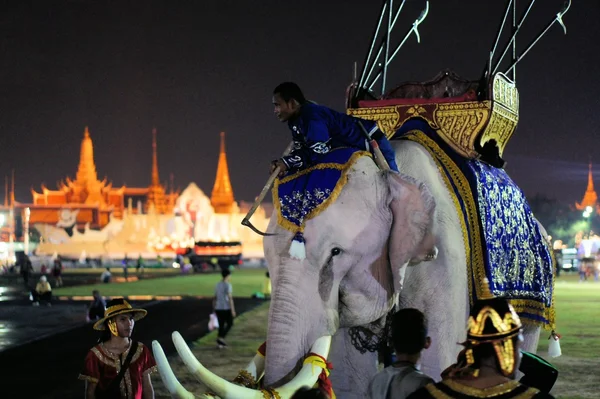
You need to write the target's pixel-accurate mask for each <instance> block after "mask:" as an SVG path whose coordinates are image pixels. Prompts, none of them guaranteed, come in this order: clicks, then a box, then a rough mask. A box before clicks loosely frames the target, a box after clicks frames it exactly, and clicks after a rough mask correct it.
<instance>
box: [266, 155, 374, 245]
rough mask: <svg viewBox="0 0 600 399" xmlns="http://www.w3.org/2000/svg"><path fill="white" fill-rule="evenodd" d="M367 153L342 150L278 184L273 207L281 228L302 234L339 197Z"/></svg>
mask: <svg viewBox="0 0 600 399" xmlns="http://www.w3.org/2000/svg"><path fill="white" fill-rule="evenodd" d="M362 156H369V157H370V156H371V154H370V153H369V152H368V151H360V150H356V149H354V148H348V147H340V148H336V149H334V150H332V151H330V152H328V153H327V154H324V155H323V157H322V160H321V162H320V163H318V164H316V165H313V166H311V167H309V168H306V169H304V170H301V171H299V172H297V173H294V174H291V175H287V176H285V177H283V178H281V179H277V180H275V184H274V186H273V190H272V192H273V204H274V205H275V210H276V211H277V220H278V223H279V225H281V226H282V227H283V228H285V229H287V230H289V231H292V232H294V233H302V232H303V231H304V225H305V223H306V221H308V220H309V219H312V218H314V217H316V216H317V215H319V214H320V213H321V212H323V211H324V210H325V209H327V207H328V206H329V205H330V204H332V203H333V202H334V201H335V200H336V199H337V197H338V196H339V194H340V192H341V191H342V188H344V186H345V184H346V182H347V181H348V177H347V173H348V171H349V170H350V168H351V167H352V165H353V164H354V163H355V162H356V160H358V159H359V158H360V157H362Z"/></svg>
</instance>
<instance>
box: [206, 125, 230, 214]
mask: <svg viewBox="0 0 600 399" xmlns="http://www.w3.org/2000/svg"><path fill="white" fill-rule="evenodd" d="M233 202H234V199H233V189H232V188H231V181H230V180H229V168H228V167H227V154H226V153H225V132H221V149H220V151H219V163H218V165H217V176H216V178H215V185H214V186H213V190H212V194H211V195H210V204H211V205H212V207H213V208H214V210H215V213H231V210H232V207H233Z"/></svg>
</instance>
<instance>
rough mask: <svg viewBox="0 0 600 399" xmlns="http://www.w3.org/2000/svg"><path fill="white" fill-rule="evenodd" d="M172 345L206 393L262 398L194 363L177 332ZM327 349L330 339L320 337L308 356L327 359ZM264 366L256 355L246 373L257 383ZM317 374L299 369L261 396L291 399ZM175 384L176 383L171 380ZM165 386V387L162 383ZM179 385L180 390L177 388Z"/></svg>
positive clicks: (316, 369)
mask: <svg viewBox="0 0 600 399" xmlns="http://www.w3.org/2000/svg"><path fill="white" fill-rule="evenodd" d="M173 343H174V344H175V349H177V353H179V356H180V357H181V360H183V363H185V365H186V366H187V368H188V369H189V370H190V372H191V373H192V374H194V375H195V376H196V378H197V379H198V380H199V381H200V382H202V383H203V384H205V385H206V386H207V387H208V388H209V389H210V390H212V391H213V392H215V393H216V394H217V395H218V396H219V397H221V398H223V399H241V398H256V399H263V398H265V397H266V396H264V394H263V392H262V391H259V390H254V389H249V388H245V387H242V386H239V385H236V384H232V383H231V382H229V381H226V380H225V379H223V378H221V377H219V376H217V375H215V374H213V373H212V372H210V371H209V370H208V369H207V368H206V367H204V366H203V365H202V364H201V363H200V362H199V361H198V359H196V357H195V356H194V354H193V353H192V351H191V350H190V348H189V347H188V345H187V344H186V342H185V340H184V339H183V337H182V336H181V334H179V333H178V332H177V331H175V332H174V333H173ZM159 347H160V346H159ZM330 348H331V336H329V335H328V336H323V337H321V338H319V339H317V340H316V341H315V343H314V344H313V346H312V348H311V352H313V353H316V354H318V355H320V356H322V357H323V358H325V359H327V357H328V355H329V349H330ZM264 364H265V363H264V358H263V357H262V356H260V355H256V356H255V357H254V359H252V361H251V362H250V364H248V367H247V368H246V371H248V372H249V373H250V374H252V376H253V377H254V378H256V379H257V380H258V378H259V377H261V376H262V374H263V372H264ZM169 371H170V368H169ZM321 371H322V368H321V367H318V366H313V365H312V364H305V365H303V366H302V369H301V370H300V372H299V373H298V374H296V376H295V377H294V378H293V379H292V380H291V381H290V382H288V383H287V384H285V385H282V386H281V387H278V388H275V389H270V390H268V391H266V392H265V393H267V394H268V392H269V391H270V392H274V391H276V393H277V394H278V395H279V397H280V398H282V399H287V398H291V397H292V396H293V395H294V393H295V392H296V391H297V390H298V389H300V388H301V387H304V386H309V387H311V386H313V385H315V383H316V382H317V380H318V378H319V375H320V374H321ZM171 374H172V372H171ZM161 375H162V374H161ZM173 378H174V376H173ZM174 379H175V378H174ZM175 381H177V380H176V379H175ZM177 384H179V382H177ZM165 385H167V384H166V383H165ZM179 385H180V386H181V384H179ZM182 388H183V387H182ZM183 389H185V388H183ZM170 392H171V391H170Z"/></svg>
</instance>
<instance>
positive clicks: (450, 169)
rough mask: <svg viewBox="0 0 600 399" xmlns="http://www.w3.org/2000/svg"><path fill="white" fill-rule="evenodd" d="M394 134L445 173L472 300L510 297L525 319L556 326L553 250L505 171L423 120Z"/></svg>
mask: <svg viewBox="0 0 600 399" xmlns="http://www.w3.org/2000/svg"><path fill="white" fill-rule="evenodd" d="M392 139H399V140H410V141H414V142H416V143H419V144H420V145H422V146H423V148H425V149H426V150H427V151H428V152H429V153H430V155H431V157H432V158H433V159H434V160H435V162H436V163H437V166H438V169H439V170H440V172H441V173H442V177H443V179H444V182H445V184H446V186H447V188H448V191H449V192H450V194H451V195H452V197H453V202H454V204H455V207H456V211H457V213H458V215H459V216H461V218H460V222H461V225H462V231H463V241H464V243H465V255H466V259H467V277H468V279H469V280H468V286H469V295H470V301H471V303H474V302H475V301H476V300H478V299H484V298H490V297H500V298H506V299H509V300H510V301H511V304H512V305H513V306H514V307H515V309H516V310H517V312H518V313H519V315H520V316H521V317H522V318H523V319H524V321H530V322H534V323H541V324H543V325H546V326H548V327H551V328H553V326H554V305H553V281H554V279H553V272H554V269H553V259H552V253H551V250H550V247H549V243H548V242H547V241H546V240H545V239H544V237H543V235H542V232H541V230H540V226H539V225H538V223H537V221H536V220H535V218H534V216H533V213H532V212H531V209H530V207H529V205H528V203H527V200H526V198H525V195H524V194H523V192H522V191H521V189H520V188H519V187H517V185H516V184H515V183H514V182H513V181H512V179H511V178H510V177H509V176H508V174H507V173H506V171H504V170H503V169H501V168H496V167H494V166H491V165H489V164H487V163H485V162H481V161H479V160H476V159H466V158H464V157H461V156H459V155H458V154H456V153H455V152H454V151H452V149H451V148H450V146H449V145H448V144H447V143H446V142H445V141H444V140H443V139H442V138H441V136H440V135H438V134H437V132H436V131H435V130H434V129H432V128H431V126H429V124H428V123H426V122H425V121H423V120H420V119H413V120H410V121H408V122H406V123H404V125H403V126H402V127H401V128H400V129H399V130H398V131H397V132H396V133H395V135H394V136H392Z"/></svg>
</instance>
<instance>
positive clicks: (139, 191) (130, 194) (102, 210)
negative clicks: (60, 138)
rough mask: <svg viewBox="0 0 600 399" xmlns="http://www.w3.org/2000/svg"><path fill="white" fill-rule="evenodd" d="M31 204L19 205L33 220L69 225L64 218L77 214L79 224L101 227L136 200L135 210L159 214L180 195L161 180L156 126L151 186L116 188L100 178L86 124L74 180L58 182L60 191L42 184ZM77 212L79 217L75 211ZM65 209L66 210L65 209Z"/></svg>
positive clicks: (117, 216) (118, 216) (165, 210)
mask: <svg viewBox="0 0 600 399" xmlns="http://www.w3.org/2000/svg"><path fill="white" fill-rule="evenodd" d="M32 195H33V201H32V203H31V204H19V207H29V208H30V210H31V216H30V223H51V224H59V225H60V224H61V222H62V223H65V224H68V222H69V221H67V220H61V218H66V217H76V224H77V226H79V227H81V226H84V225H85V224H87V223H89V226H90V227H92V228H102V227H104V226H105V225H106V224H108V222H109V221H110V215H111V213H112V215H113V216H114V217H116V218H121V217H122V216H123V211H124V209H125V208H126V207H127V206H128V205H129V204H130V203H133V204H134V206H135V208H134V212H138V213H142V212H144V213H147V212H148V211H150V210H153V211H154V212H156V213H158V214H167V213H171V212H172V211H173V207H174V204H175V200H176V198H177V195H176V194H175V193H173V191H172V188H171V192H170V193H168V194H167V193H166V191H165V188H164V186H163V185H162V184H161V183H160V178H159V173H158V155H157V148H156V129H154V130H153V131H152V173H151V184H150V186H148V187H127V186H121V187H114V186H113V184H112V183H110V182H108V181H107V179H106V178H104V179H103V180H99V179H98V173H97V171H96V164H95V162H94V145H93V143H92V138H91V137H90V132H89V129H88V128H87V127H86V128H85V131H84V133H83V140H82V141H81V150H80V155H79V167H78V169H77V173H76V174H75V179H71V178H70V177H67V178H66V179H65V180H64V181H61V182H60V183H59V184H58V190H50V189H48V188H47V187H46V186H44V185H42V190H41V192H37V191H35V190H32ZM75 210H76V211H77V213H76V216H74V215H73V214H74V212H72V211H75ZM65 211H66V212H65Z"/></svg>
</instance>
